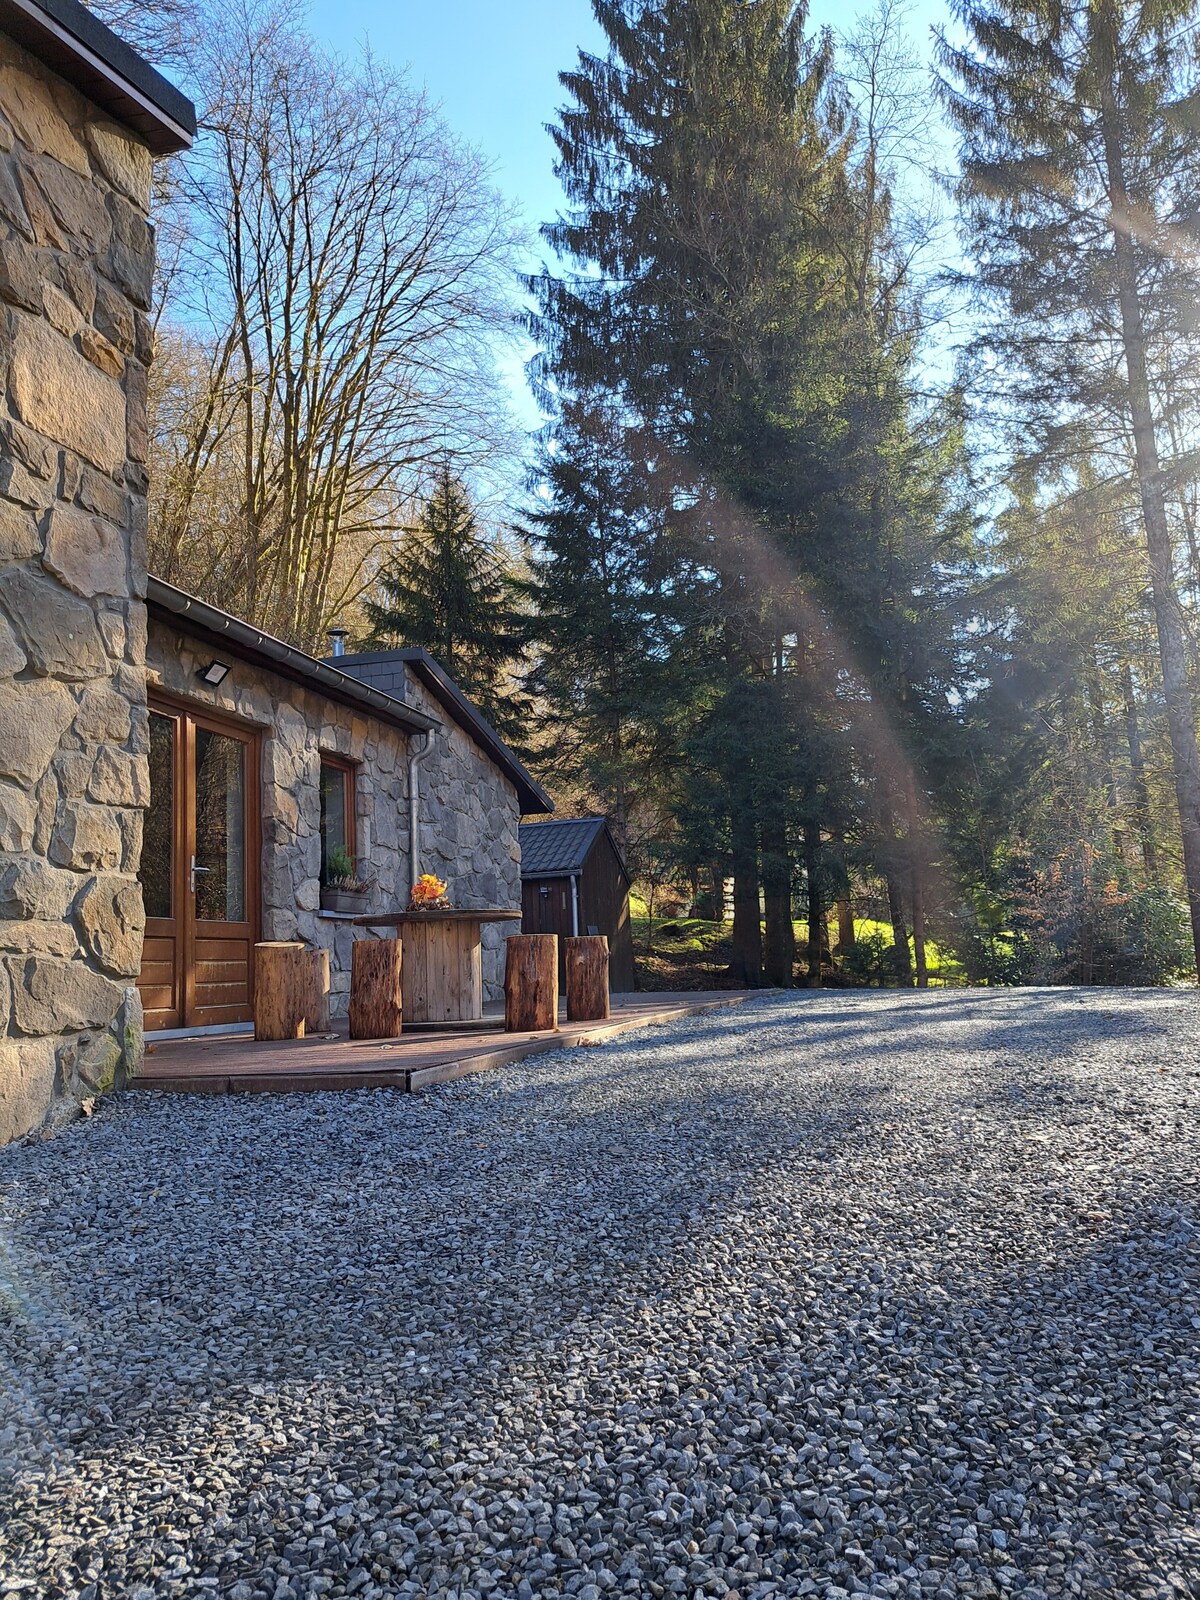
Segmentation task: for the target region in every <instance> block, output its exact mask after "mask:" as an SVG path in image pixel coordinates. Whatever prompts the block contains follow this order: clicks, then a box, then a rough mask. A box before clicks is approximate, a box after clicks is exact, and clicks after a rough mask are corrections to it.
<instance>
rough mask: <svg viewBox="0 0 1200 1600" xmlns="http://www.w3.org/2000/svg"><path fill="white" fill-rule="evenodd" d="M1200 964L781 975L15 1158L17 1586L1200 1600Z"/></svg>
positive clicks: (151, 1099) (11, 1298)
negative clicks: (370, 1084) (437, 1072)
mask: <svg viewBox="0 0 1200 1600" xmlns="http://www.w3.org/2000/svg"><path fill="white" fill-rule="evenodd" d="M1198 1175H1200V1007H1198V1004H1197V997H1196V994H1195V992H1194V991H1193V992H1185V991H1178V990H1175V991H1172V990H1155V991H1131V990H1122V991H1100V990H1094V989H1093V990H1087V991H1084V990H1078V989H1076V990H1071V989H1059V990H1022V991H983V990H945V991H940V992H936V993H924V994H917V993H913V992H911V991H909V992H905V993H900V992H895V991H870V992H864V991H859V992H840V993H829V992H811V993H803V994H793V995H770V996H762V997H759V998H755V999H752V1000H750V1001H749V1002H748V1003H747V1004H745V1005H743V1006H739V1007H737V1008H736V1009H735V1010H732V1011H727V1012H721V1013H715V1014H709V1015H707V1016H703V1017H695V1018H689V1019H687V1020H684V1021H680V1022H675V1023H671V1024H669V1025H666V1026H663V1027H660V1028H655V1029H647V1030H646V1031H645V1032H642V1033H638V1034H635V1035H629V1036H627V1037H626V1038H625V1039H623V1040H621V1041H619V1042H615V1043H613V1044H609V1045H605V1046H602V1047H598V1048H591V1049H576V1050H569V1051H568V1050H564V1051H561V1052H557V1053H554V1054H551V1055H545V1056H541V1057H539V1058H537V1059H536V1060H531V1061H529V1062H526V1063H523V1064H522V1065H520V1066H516V1067H511V1068H505V1069H503V1070H500V1071H497V1072H494V1073H491V1074H486V1075H483V1076H480V1077H477V1078H469V1079H464V1080H462V1081H461V1082H459V1083H457V1084H454V1085H452V1086H450V1087H449V1088H446V1089H444V1090H439V1091H437V1092H435V1093H432V1094H429V1095H423V1096H410V1095H405V1094H402V1093H395V1092H391V1091H379V1092H375V1093H369V1092H359V1093H355V1094H343V1095H332V1094H328V1095H326V1094H308V1095H293V1096H266V1095H264V1096H247V1097H236V1096H234V1097H229V1098H224V1097H222V1098H219V1099H206V1098H204V1097H201V1096H188V1097H182V1096H181V1097H172V1096H168V1095H162V1096H156V1095H153V1094H126V1095H118V1096H113V1097H111V1098H110V1099H108V1100H106V1101H104V1102H103V1103H102V1105H101V1106H100V1108H99V1109H98V1110H97V1112H96V1114H95V1115H94V1116H93V1117H92V1118H91V1119H90V1120H87V1121H83V1122H80V1123H77V1124H75V1125H74V1126H72V1127H70V1128H68V1129H66V1130H65V1131H64V1132H62V1133H61V1134H60V1135H58V1136H57V1137H55V1138H54V1139H52V1140H50V1141H48V1142H45V1143H42V1144H30V1145H26V1146H23V1147H14V1148H10V1149H7V1150H5V1151H2V1152H0V1370H2V1371H3V1376H4V1382H3V1383H0V1592H2V1593H4V1594H22V1593H23V1594H27V1595H31V1596H37V1597H38V1600H42V1597H47V1600H57V1597H66V1596H72V1597H75V1600H117V1597H120V1600H154V1597H168V1596H169V1597H180V1600H182V1597H184V1596H187V1597H196V1596H202V1595H206V1594H207V1595H227V1596H229V1597H231V1600H301V1597H308V1596H317V1595H325V1596H333V1597H341V1596H344V1595H355V1596H358V1597H359V1600H393V1597H397V1596H412V1597H417V1596H421V1597H430V1600H449V1597H450V1596H451V1595H454V1596H456V1597H457V1600H484V1597H486V1600H511V1597H515V1600H543V1597H546V1596H552V1595H571V1596H575V1597H577V1600H607V1597H610V1596H616V1595H625V1596H628V1597H629V1600H645V1597H652V1600H661V1597H668V1600H696V1597H697V1596H700V1597H707V1596H713V1597H724V1600H765V1597H767V1596H774V1597H777V1600H784V1597H787V1600H791V1597H793V1596H797V1597H799V1596H807V1595H819V1596H828V1597H831V1600H841V1597H844V1596H846V1595H850V1594H856V1595H857V1594H861V1595H877V1596H883V1595H898V1596H904V1597H906V1600H955V1597H959V1596H964V1597H965V1596H972V1597H1007V1596H1009V1595H1020V1596H1022V1597H1023V1600H1047V1597H1058V1596H1068V1595H1071V1596H1075V1595H1077V1596H1084V1597H1091V1596H1098V1595H1114V1596H1128V1597H1137V1600H1167V1597H1172V1596H1173V1597H1178V1596H1184V1595H1195V1594H1197V1593H1200V1518H1198V1517H1197V1500H1198V1497H1200V1489H1198V1477H1197V1438H1196V1428H1195V1420H1196V1416H1197V1412H1198V1410H1200V1176H1198Z"/></svg>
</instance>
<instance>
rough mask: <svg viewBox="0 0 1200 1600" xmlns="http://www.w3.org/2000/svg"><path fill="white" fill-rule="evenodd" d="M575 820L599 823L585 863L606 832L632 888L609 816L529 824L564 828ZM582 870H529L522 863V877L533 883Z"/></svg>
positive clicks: (545, 868)
mask: <svg viewBox="0 0 1200 1600" xmlns="http://www.w3.org/2000/svg"><path fill="white" fill-rule="evenodd" d="M573 822H594V823H597V824H598V826H597V828H596V830H595V832H594V833H593V835H592V840H591V844H589V845H588V849H587V854H586V855H585V856H584V861H585V863H586V860H587V856H588V855H590V854H591V850H592V845H593V844H595V842H596V840H597V839H598V838H599V836H600V835H601V834H602V833H603V834H605V835H606V836H607V838H608V842H609V844H610V845H611V846H612V853H613V855H615V856H616V858H617V865H618V866H619V867H620V869H621V872H622V874H623V876H624V878H625V882H626V883H627V884H629V886H630V888H632V887H633V875H632V873H631V872H630V870H629V867H628V865H627V864H626V861H625V857H624V856H623V855H622V854H621V848H620V846H619V845H618V844H617V841H616V837H615V835H614V834H613V831H612V829H611V828H610V827H609V825H608V818H607V817H551V818H550V820H549V823H548V824H547V823H545V822H531V823H529V824H528V826H529V827H531V828H545V827H547V826H550V827H559V828H564V827H569V826H570V825H571V823H573ZM522 826H526V824H522ZM582 870H583V868H582V867H552V868H551V867H530V868H529V869H528V870H527V869H526V868H525V866H524V865H522V867H521V876H522V878H528V879H529V880H530V882H531V883H535V882H536V881H537V880H538V879H539V878H573V877H575V876H577V874H578V873H579V872H582Z"/></svg>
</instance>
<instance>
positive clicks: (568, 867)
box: [520, 817, 624, 878]
mask: <svg viewBox="0 0 1200 1600" xmlns="http://www.w3.org/2000/svg"><path fill="white" fill-rule="evenodd" d="M607 831H608V824H607V822H605V820H604V818H603V817H559V818H555V819H554V821H552V822H523V823H522V824H521V830H520V836H521V876H522V877H523V878H564V877H569V876H570V875H571V873H573V872H582V871H583V865H584V862H585V861H586V860H587V858H588V856H589V855H590V854H591V852H592V846H593V845H594V844H595V842H596V840H597V839H598V838H599V837H600V835H601V834H602V833H606V832H607ZM613 848H614V849H616V846H615V844H614V846H613ZM617 859H618V861H619V860H620V859H621V854H620V851H619V850H618V851H617ZM622 870H624V863H622Z"/></svg>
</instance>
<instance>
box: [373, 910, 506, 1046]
mask: <svg viewBox="0 0 1200 1600" xmlns="http://www.w3.org/2000/svg"><path fill="white" fill-rule="evenodd" d="M520 920H521V913H520V912H519V911H502V910H500V909H498V908H496V907H493V906H488V907H481V908H479V909H477V910H476V909H468V910H463V911H458V910H455V911H392V912H386V911H385V912H382V913H380V914H379V915H377V916H362V917H355V918H354V921H355V924H356V925H357V926H359V927H363V928H397V929H398V930H399V932H400V939H401V942H402V943H403V945H404V961H403V964H402V966H401V969H400V984H401V989H402V991H403V995H404V1020H405V1022H406V1023H407V1022H415V1023H425V1024H428V1023H431V1022H478V1021H480V1020H481V1019H482V1017H483V958H482V939H483V936H482V933H481V929H482V927H483V924H484V923H485V922H520Z"/></svg>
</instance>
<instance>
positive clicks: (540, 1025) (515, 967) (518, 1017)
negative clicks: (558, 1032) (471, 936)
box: [504, 933, 558, 1033]
mask: <svg viewBox="0 0 1200 1600" xmlns="http://www.w3.org/2000/svg"><path fill="white" fill-rule="evenodd" d="M504 1027H505V1029H506V1031H507V1032H509V1033H547V1032H550V1031H552V1030H554V1029H556V1028H557V1027H558V935H557V934H556V933H517V934H514V935H513V937H512V938H511V939H509V941H508V944H507V947H506V962H505V970H504Z"/></svg>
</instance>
